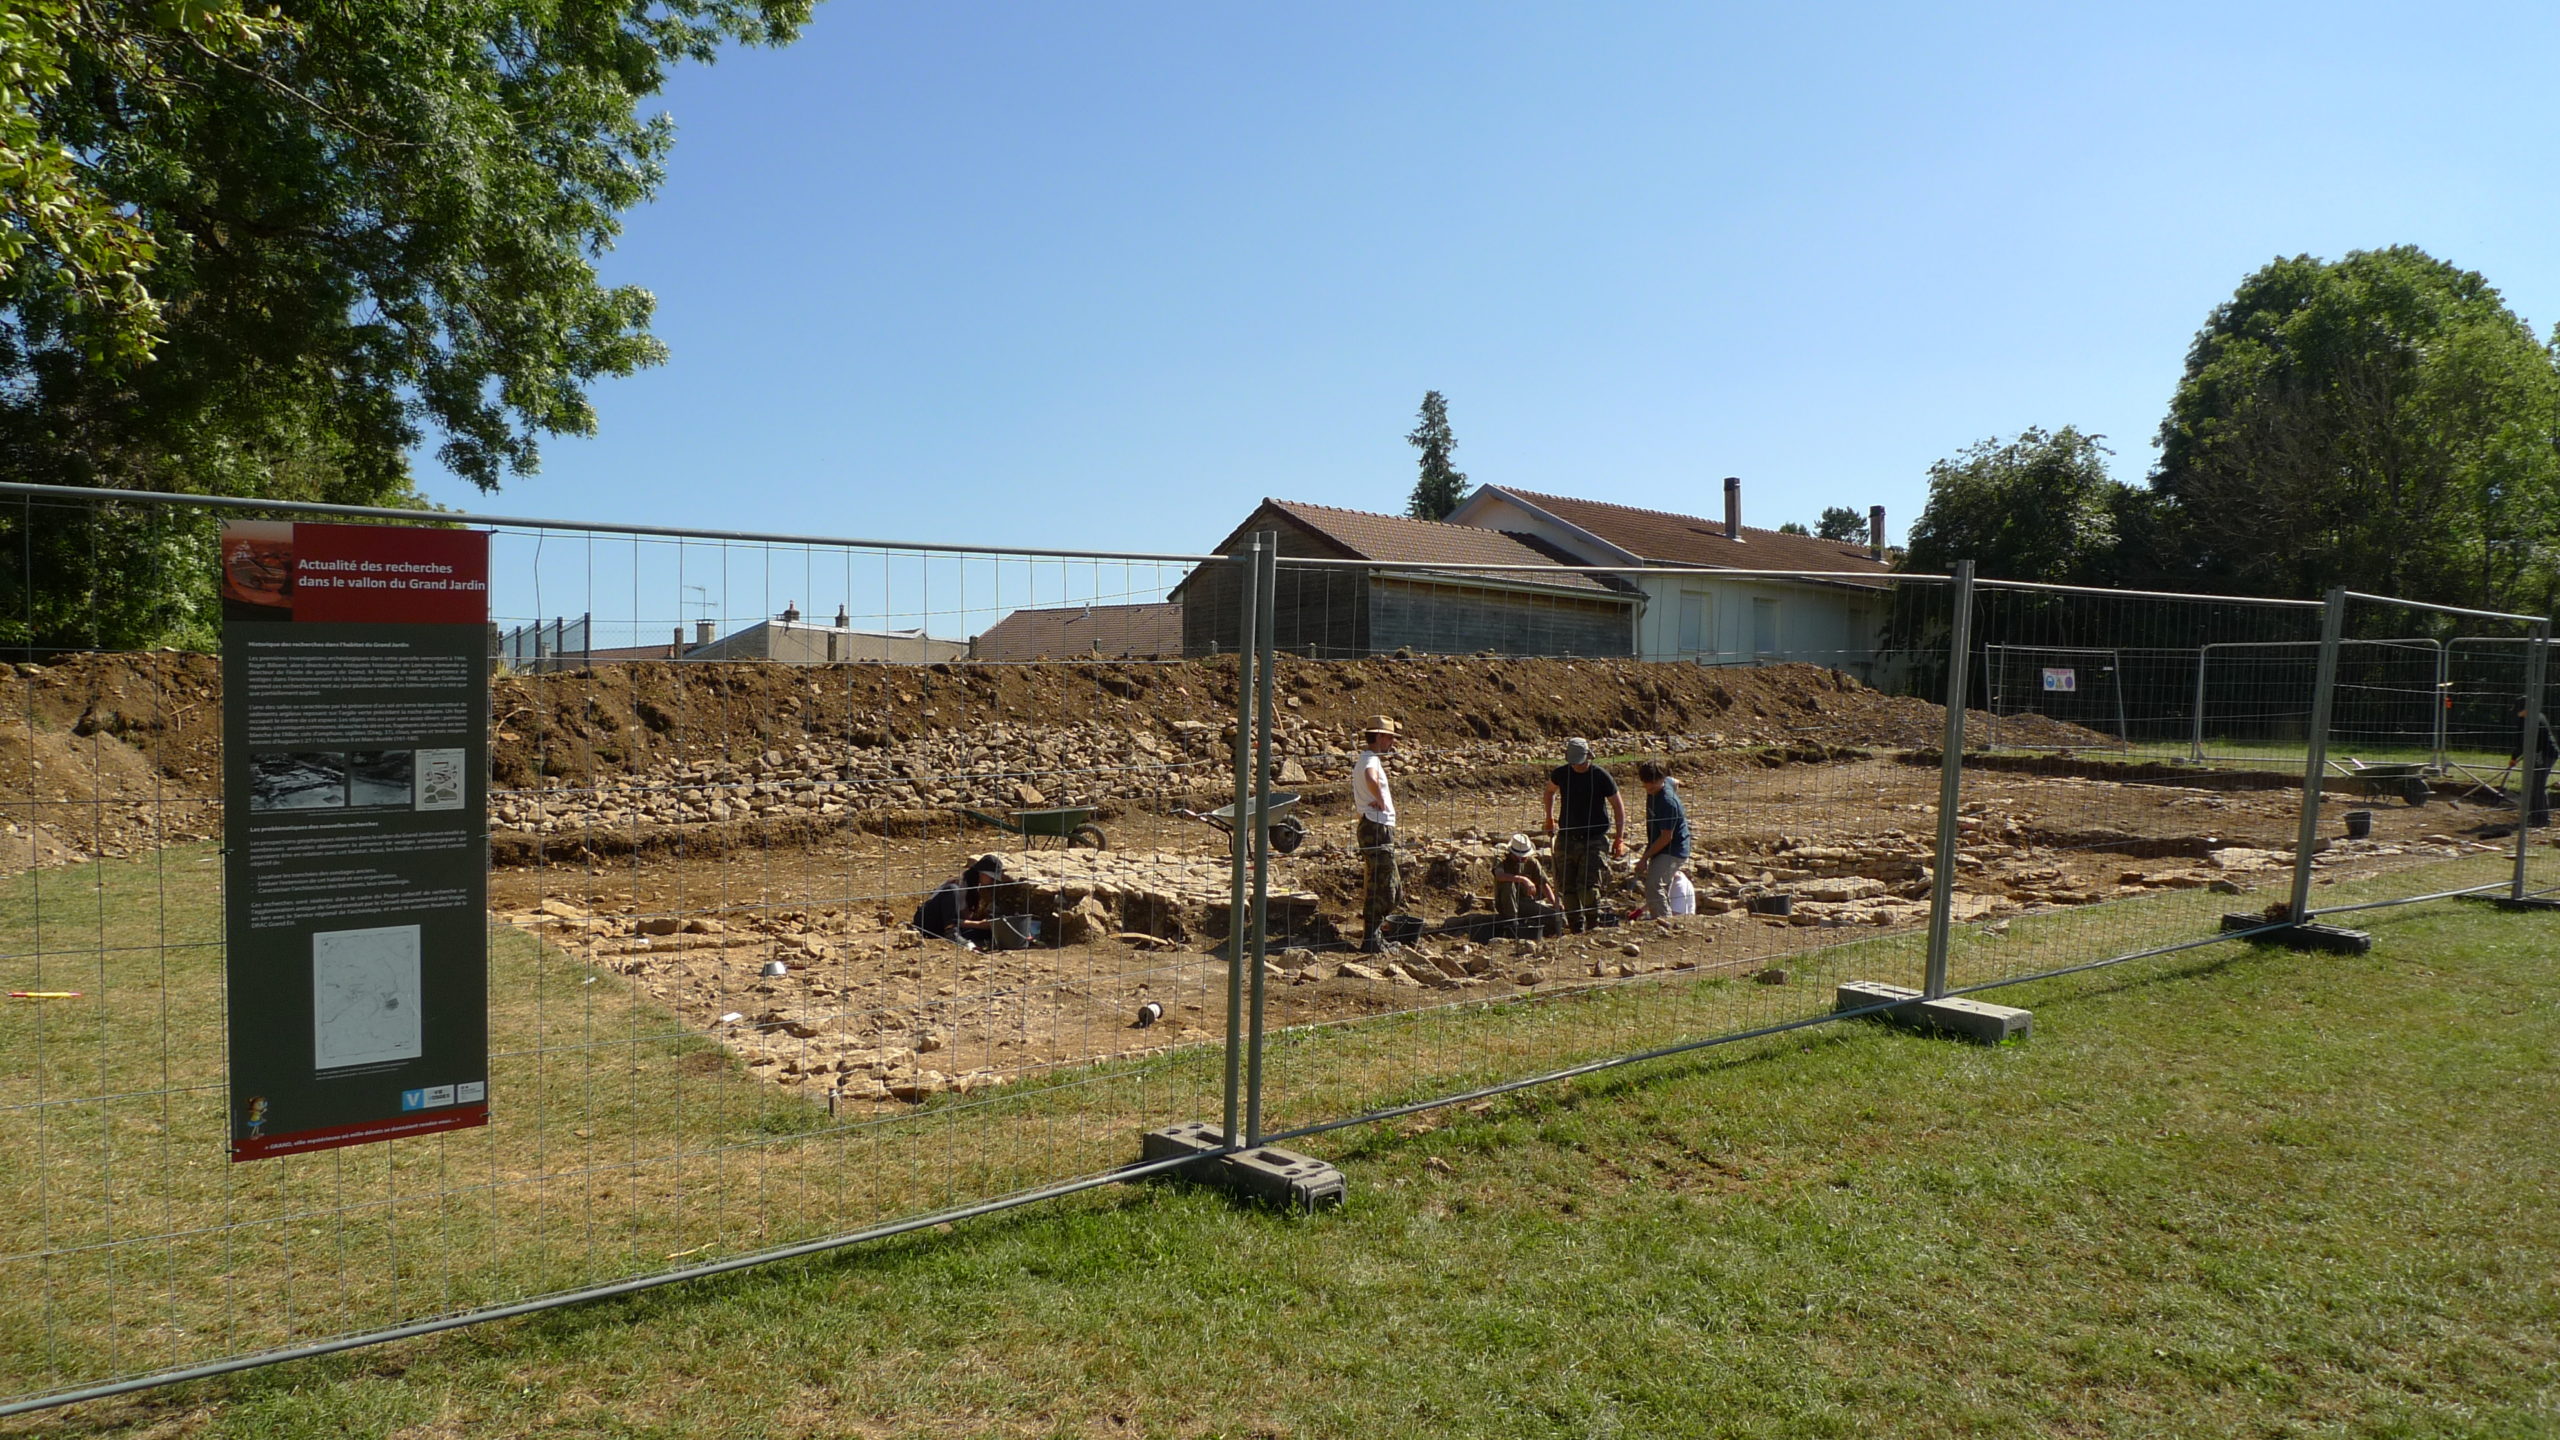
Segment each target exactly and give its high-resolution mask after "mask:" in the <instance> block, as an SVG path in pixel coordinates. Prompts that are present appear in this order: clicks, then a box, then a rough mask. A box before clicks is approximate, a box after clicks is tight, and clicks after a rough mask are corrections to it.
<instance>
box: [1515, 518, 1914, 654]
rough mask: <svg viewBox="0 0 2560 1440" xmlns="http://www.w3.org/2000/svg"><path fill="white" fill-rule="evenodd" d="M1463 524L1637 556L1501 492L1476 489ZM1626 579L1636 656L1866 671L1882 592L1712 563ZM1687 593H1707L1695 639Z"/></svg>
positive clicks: (1587, 551)
mask: <svg viewBox="0 0 2560 1440" xmlns="http://www.w3.org/2000/svg"><path fill="white" fill-rule="evenodd" d="M1466 523H1467V524H1470V525H1481V526H1484V527H1486V528H1488V529H1493V530H1510V531H1515V532H1518V533H1521V534H1527V535H1535V536H1537V537H1538V538H1539V539H1541V540H1544V541H1546V542H1547V543H1548V544H1550V545H1553V546H1555V547H1556V548H1557V549H1559V550H1562V551H1564V552H1566V553H1567V554H1572V555H1584V556H1589V557H1591V558H1592V559H1593V560H1594V561H1595V562H1598V563H1602V564H1608V563H1613V562H1623V563H1627V564H1634V563H1637V562H1636V561H1635V560H1634V559H1633V557H1630V556H1628V555H1627V554H1626V552H1624V551H1616V550H1614V548H1613V547H1612V549H1613V553H1608V554H1602V553H1598V552H1597V551H1595V548H1594V547H1595V537H1592V536H1589V535H1585V534H1583V533H1582V532H1581V531H1579V530H1576V529H1573V528H1571V527H1569V526H1565V525H1562V524H1559V523H1557V522H1556V521H1554V520H1552V519H1550V518H1549V517H1548V516H1546V515H1545V514H1544V513H1543V512H1539V511H1533V510H1528V509H1524V508H1522V507H1521V506H1520V505H1519V504H1517V503H1516V502H1514V501H1512V500H1511V499H1510V498H1509V497H1507V496H1502V495H1496V494H1484V495H1482V496H1480V497H1479V498H1477V499H1476V500H1473V501H1471V502H1470V503H1469V508H1468V511H1467V519H1466ZM1626 578H1627V579H1629V580H1630V581H1632V582H1634V583H1635V585H1636V586H1637V587H1638V588H1639V589H1641V590H1642V591H1643V592H1644V597H1645V598H1644V605H1643V606H1642V608H1641V609H1639V610H1638V611H1637V614H1636V646H1635V648H1636V654H1637V656H1638V657H1640V658H1642V659H1646V660H1677V661H1685V662H1689V663H1693V664H1705V665H1753V664H1762V663H1769V662H1775V661H1802V662H1805V663H1807V664H1813V665H1827V666H1831V667H1834V668H1836V669H1841V670H1846V671H1849V672H1850V673H1852V674H1855V675H1857V676H1859V677H1861V678H1863V679H1869V680H1872V679H1874V678H1875V677H1874V676H1873V675H1872V674H1870V672H1871V670H1872V669H1873V667H1874V664H1875V648H1876V644H1877V639H1878V636H1879V634H1880V632H1881V629H1882V626H1883V624H1884V611H1885V596H1884V595H1883V594H1882V593H1881V592H1879V593H1875V594H1866V593H1861V592H1858V591H1854V590H1850V589H1847V588H1845V587H1840V586H1833V585H1824V584H1816V583H1805V582H1797V581H1787V580H1736V579H1724V578H1719V576H1718V572H1716V571H1713V570H1700V571H1697V572H1695V573H1694V574H1682V575H1631V576H1628V577H1626ZM1691 596H1697V597H1700V598H1702V599H1703V600H1704V601H1705V602H1706V611H1707V613H1706V615H1705V617H1704V618H1705V622H1706V624H1705V635H1704V637H1703V638H1704V641H1705V643H1704V644H1702V645H1699V644H1691V643H1689V642H1690V641H1691V640H1692V639H1694V638H1699V637H1693V636H1689V635H1684V634H1683V626H1682V611H1683V606H1684V604H1685V603H1686V601H1687V599H1688V598H1689V597H1691ZM1760 601H1765V602H1769V603H1770V604H1773V605H1774V606H1775V607H1776V611H1775V614H1774V615H1773V616H1770V617H1769V623H1773V624H1774V626H1775V629H1776V636H1775V643H1774V644H1771V645H1767V646H1765V647H1764V646H1763V645H1761V644H1759V643H1758V641H1759V640H1760V639H1762V638H1763V637H1761V636H1759V635H1757V634H1755V628H1757V627H1756V624H1755V622H1757V621H1759V618H1760V617H1761V616H1762V615H1764V614H1766V613H1767V612H1762V611H1759V610H1757V609H1756V608H1755V603H1754V602H1760Z"/></svg>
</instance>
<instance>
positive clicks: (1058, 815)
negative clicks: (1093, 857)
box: [960, 805, 1107, 850]
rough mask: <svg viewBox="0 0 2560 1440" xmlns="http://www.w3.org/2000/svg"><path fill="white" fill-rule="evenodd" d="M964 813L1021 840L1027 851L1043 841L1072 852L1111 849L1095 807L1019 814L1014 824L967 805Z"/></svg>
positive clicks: (1077, 807) (1068, 807)
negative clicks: (1057, 843) (1059, 844)
mask: <svg viewBox="0 0 2560 1440" xmlns="http://www.w3.org/2000/svg"><path fill="white" fill-rule="evenodd" d="M960 813H961V814H963V815H966V816H968V817H969V818H970V819H972V820H975V821H977V822H978V823H979V824H981V825H987V826H991V827H993V828H995V829H998V830H1002V831H1004V832H1005V833H1006V834H1008V835H1019V836H1021V837H1022V844H1023V848H1024V849H1026V850H1027V849H1029V848H1031V842H1032V841H1034V840H1039V839H1052V840H1062V841H1064V842H1066V846H1067V848H1068V849H1070V850H1072V849H1075V848H1076V847H1077V846H1080V845H1081V846H1084V847H1086V848H1088V849H1093V850H1101V849H1105V848H1107V847H1106V846H1105V845H1104V844H1103V837H1102V827H1101V826H1099V825H1096V824H1094V823H1093V814H1094V807H1092V806H1090V805H1060V806H1056V807H1054V808H1051V809H1047V810H1016V811H1014V812H1013V818H1012V819H1010V820H1008V819H1006V818H1005V817H1003V816H1002V815H990V814H988V813H987V812H985V811H984V810H972V809H970V808H969V807H968V806H966V805H963V806H961V807H960Z"/></svg>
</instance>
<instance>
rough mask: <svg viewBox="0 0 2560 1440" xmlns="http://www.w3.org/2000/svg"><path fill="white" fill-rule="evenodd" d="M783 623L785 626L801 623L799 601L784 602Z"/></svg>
mask: <svg viewBox="0 0 2560 1440" xmlns="http://www.w3.org/2000/svg"><path fill="white" fill-rule="evenodd" d="M782 623H783V624H785V625H797V624H799V623H800V602H799V601H797V600H785V601H783V602H782Z"/></svg>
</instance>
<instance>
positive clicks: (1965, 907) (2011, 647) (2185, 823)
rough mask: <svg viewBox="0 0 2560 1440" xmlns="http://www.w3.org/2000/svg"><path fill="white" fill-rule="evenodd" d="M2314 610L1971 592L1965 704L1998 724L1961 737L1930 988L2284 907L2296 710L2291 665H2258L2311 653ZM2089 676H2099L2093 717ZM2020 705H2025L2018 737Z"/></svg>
mask: <svg viewBox="0 0 2560 1440" xmlns="http://www.w3.org/2000/svg"><path fill="white" fill-rule="evenodd" d="M2320 616H2321V610H2320V607H2319V606H2318V605H2317V604H2315V603H2299V602H2296V603H2284V602H2261V601H2250V600H2231V599H2218V598H2208V597H2193V596H2171V595H2151V594H2140V593H2130V592H2122V591H2102V590H2077V589H2068V588H2063V587H2053V586H2026V585H2012V584H2006V583H2003V582H1999V581H1992V580H1984V581H1981V582H1978V584H1977V586H1976V587H1975V589H1974V592H1973V609H1972V620H1971V627H1970V628H1971V638H1972V642H1973V646H1974V650H1973V653H1974V655H1975V656H1976V658H1977V660H1978V662H1980V663H1982V664H1983V665H1984V667H1985V672H1986V673H1985V674H1984V675H1983V677H1982V678H1981V680H1980V681H1978V682H1976V683H1975V684H1974V685H1973V686H1972V687H1971V693H1973V694H1975V695H1977V696H1980V697H1983V698H1984V700H1985V701H1986V708H1994V707H1995V706H1997V707H1998V709H2006V710H2007V712H2008V713H2005V714H2004V713H1998V709H1995V713H1994V715H1993V716H1992V717H1991V723H1990V724H1989V726H1988V727H1987V733H1977V732H1973V731H1971V730H1969V731H1968V734H1967V736H1966V745H1967V753H1966V755H1965V757H1964V768H1963V776H1962V785H1961V792H1960V793H1961V799H1960V802H1959V805H1958V808H1957V833H1956V842H1957V843H1956V848H1955V850H1954V853H1953V854H1952V855H1951V856H1950V857H1948V858H1949V860H1950V863H1951V865H1952V870H1953V874H1952V884H1951V886H1950V896H1949V921H1950V926H1951V934H1950V941H1949V953H1948V957H1947V969H1946V977H1945V979H1946V986H1947V988H1949V989H1953V990H1964V989H1968V988H1972V987H1978V986H1982V985H1986V984H1992V983H1997V982H2000V981H2003V980H2007V979H2012V978H2016V977H2020V976H2026V975H2033V974H2039V973H2044V972H2046V971H2050V970H2055V969H2061V968H2067V967H2069V966H2071V965H2076V964H2082V963H2087V962H2090V961H2096V960H2103V959H2107V958H2110V957H2115V956H2123V955H2130V954H2137V953H2143V952H2147V951H2153V950H2160V949H2166V948H2171V947H2175V946H2179V945H2184V944H2189V943H2199V942H2204V941H2209V940H2211V939H2212V938H2213V937H2215V936H2216V935H2218V934H2219V933H2220V924H2221V916H2222V915H2223V914H2225V913H2228V912H2237V911H2240V910H2244V909H2249V908H2256V907H2262V906H2264V905H2265V904H2267V903H2268V902H2269V900H2270V899H2271V898H2280V897H2281V896H2283V895H2284V893H2285V891H2286V885H2287V882H2288V877H2289V875H2290V873H2291V861H2292V856H2293V848H2294V839H2295V834H2296V831H2297V828H2298V825H2297V816H2298V810H2299V802H2300V799H2301V782H2302V770H2301V765H2300V763H2299V756H2300V755H2301V753H2302V750H2303V739H2304V736H2305V733H2306V730H2307V727H2308V726H2309V725H2310V723H2311V709H2312V706H2311V693H2310V687H2309V686H2308V685H2296V684H2295V683H2294V679H2295V677H2294V676H2293V675H2292V674H2291V673H2290V671H2289V670H2287V669H2285V668H2283V665H2284V664H2289V663H2290V662H2289V661H2287V662H2283V663H2279V664H2273V665H2271V664H2270V662H2269V661H2268V658H2267V657H2271V656H2286V657H2290V656H2292V655H2294V654H2296V653H2297V652H2298V651H2305V650H2306V647H2307V653H2309V654H2312V655H2314V656H2316V655H2317V652H2318V650H2319V648H2320ZM2029 663H2032V664H2033V666H2034V667H2035V668H2034V671H2033V672H2031V673H2028V674H2026V675H2025V676H2024V677H2023V678H2022V676H2021V672H2023V671H2025V670H2026V666H2027V665H2028V664H2029ZM2004 669H2005V670H2006V672H2007V675H2006V677H2005V678H2004V676H2003V673H2002V672H2003V670H2004ZM2091 669H2095V670H2097V671H2098V672H2099V673H2100V674H2101V675H2103V676H2105V677H2107V681H2108V683H2107V684H2106V688H2105V690H2104V692H2102V703H2096V704H2093V703H2091V701H2090V697H2089V693H2088V688H2087V682H2086V680H2085V678H2082V677H2085V675H2086V674H2087V673H2088V672H2089V670H2091ZM2075 671H2076V672H2079V673H2078V674H2077V675H2075V673H2074V672H2075ZM2075 680H2078V681H2079V682H2080V683H2079V691H2078V694H2077V695H2075V694H2074V692H2073V682H2074V681H2075ZM2004 687H2005V692H2006V694H2005V700H2006V704H2005V705H2000V704H1999V700H2000V698H2002V697H2003V690H2004ZM2199 696H2201V697H2202V698H2201V701H2200V700H2199ZM2022 697H2023V698H2026V699H2030V700H2033V701H2035V702H2036V706H2035V708H2034V709H2033V710H2030V711H2026V712H2025V713H2026V714H2030V715H2033V716H2034V717H2035V719H2036V721H2037V725H2036V728H2034V729H2033V730H2032V731H2030V730H2028V729H2026V728H2025V727H2024V726H2023V725H2022V724H2021V709H2022V707H2021V706H2020V704H2019V701H2020V699H2021V698H2022ZM2199 706H2201V708H2200V709H2199ZM2199 714H2202V715H2204V716H2206V717H2208V719H2209V724H2208V728H2207V729H2206V730H2205V731H2204V733H2203V740H2202V743H2201V745H2199V744H2198V742H2197V730H2196V717H2197V716H2198V715H2199ZM2119 717H2121V718H2119ZM2199 757H2201V758H2199Z"/></svg>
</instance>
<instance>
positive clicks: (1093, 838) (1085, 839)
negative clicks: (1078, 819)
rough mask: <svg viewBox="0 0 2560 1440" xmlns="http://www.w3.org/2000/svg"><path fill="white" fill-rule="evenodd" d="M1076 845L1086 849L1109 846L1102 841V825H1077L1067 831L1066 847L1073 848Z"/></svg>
mask: <svg viewBox="0 0 2560 1440" xmlns="http://www.w3.org/2000/svg"><path fill="white" fill-rule="evenodd" d="M1078 846H1082V847H1084V848H1085V849H1087V850H1104V849H1108V848H1110V847H1108V846H1106V845H1104V844H1103V843H1102V827H1101V826H1099V825H1079V826H1077V827H1076V828H1074V829H1073V830H1070V831H1068V832H1067V848H1068V849H1070V850H1073V849H1075V848H1077V847H1078Z"/></svg>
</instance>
